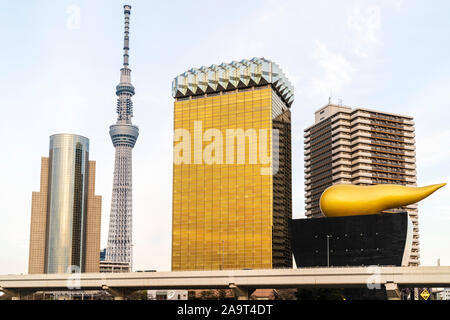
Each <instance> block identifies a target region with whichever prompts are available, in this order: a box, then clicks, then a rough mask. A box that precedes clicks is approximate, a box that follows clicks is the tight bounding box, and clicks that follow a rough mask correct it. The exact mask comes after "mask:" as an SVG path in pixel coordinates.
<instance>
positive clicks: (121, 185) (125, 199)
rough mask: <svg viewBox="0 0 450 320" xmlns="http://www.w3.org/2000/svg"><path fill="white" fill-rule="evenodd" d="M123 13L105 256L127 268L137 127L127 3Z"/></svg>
mask: <svg viewBox="0 0 450 320" xmlns="http://www.w3.org/2000/svg"><path fill="white" fill-rule="evenodd" d="M124 14H125V35H124V44H123V50H124V53H123V68H122V69H120V83H119V84H118V85H117V87H116V95H117V97H118V99H117V122H116V124H114V125H112V126H111V127H110V128H109V134H110V136H111V140H112V143H113V145H114V148H115V149H116V155H115V162H114V181H113V190H112V199H111V215H110V218H109V233H108V245H107V249H106V259H105V260H106V261H108V262H114V263H121V264H123V263H128V264H129V269H131V266H132V260H133V252H132V251H133V241H132V240H133V237H132V218H133V209H132V202H133V198H132V192H133V183H132V152H133V148H134V145H135V144H136V140H137V138H138V136H139V128H138V127H137V126H135V125H133V124H132V123H131V118H132V117H133V102H132V101H131V98H132V97H133V95H134V87H133V85H132V84H131V69H130V68H128V65H129V63H128V62H129V61H128V59H129V55H128V50H129V49H130V45H129V41H130V40H129V33H130V14H131V6H129V5H125V6H124Z"/></svg>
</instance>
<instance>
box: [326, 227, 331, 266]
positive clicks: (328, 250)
mask: <svg viewBox="0 0 450 320" xmlns="http://www.w3.org/2000/svg"><path fill="white" fill-rule="evenodd" d="M330 238H331V235H328V234H327V267H330Z"/></svg>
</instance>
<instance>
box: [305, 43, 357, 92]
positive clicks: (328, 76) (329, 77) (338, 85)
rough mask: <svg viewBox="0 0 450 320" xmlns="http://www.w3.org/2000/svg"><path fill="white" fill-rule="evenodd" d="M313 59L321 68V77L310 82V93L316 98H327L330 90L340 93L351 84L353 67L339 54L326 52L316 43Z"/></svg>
mask: <svg viewBox="0 0 450 320" xmlns="http://www.w3.org/2000/svg"><path fill="white" fill-rule="evenodd" d="M313 57H314V59H315V60H316V61H317V63H318V64H319V66H320V67H321V68H322V71H323V72H322V77H320V78H314V79H313V80H312V92H313V94H316V95H318V96H321V97H323V96H327V95H328V94H329V93H330V90H332V91H333V92H337V91H340V90H341V89H342V88H343V87H344V86H345V85H347V84H348V83H350V82H351V80H352V77H353V74H354V72H355V67H354V66H353V65H352V64H351V63H350V62H349V61H348V60H347V59H346V58H345V57H344V56H343V55H342V54H339V53H334V52H331V51H330V50H328V48H327V47H326V45H325V44H323V43H321V42H317V43H316V48H315V50H314V55H313Z"/></svg>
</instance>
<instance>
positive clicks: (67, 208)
mask: <svg viewBox="0 0 450 320" xmlns="http://www.w3.org/2000/svg"><path fill="white" fill-rule="evenodd" d="M88 172H89V139H87V138H85V137H82V136H78V135H74V134H55V135H52V136H51V137H50V155H49V184H48V190H49V193H48V194H49V199H48V221H47V225H48V228H47V245H46V262H45V265H46V272H47V273H65V272H75V271H81V267H82V266H84V252H83V251H84V247H85V236H86V232H85V227H86V218H87V194H88V178H89V174H88ZM77 267H78V268H80V270H76V269H77ZM71 269H73V270H71Z"/></svg>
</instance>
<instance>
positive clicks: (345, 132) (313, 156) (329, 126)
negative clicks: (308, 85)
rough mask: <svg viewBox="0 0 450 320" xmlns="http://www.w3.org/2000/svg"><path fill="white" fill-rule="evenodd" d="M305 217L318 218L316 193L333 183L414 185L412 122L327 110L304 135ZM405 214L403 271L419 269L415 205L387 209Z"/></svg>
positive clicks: (369, 113)
mask: <svg viewBox="0 0 450 320" xmlns="http://www.w3.org/2000/svg"><path fill="white" fill-rule="evenodd" d="M304 137H305V192H306V194H305V202H306V216H307V217H310V218H316V217H320V216H322V212H321V211H320V207H319V200H320V196H321V195H322V192H323V191H324V190H325V189H326V188H328V187H329V186H331V185H333V184H337V183H349V184H356V185H372V184H382V183H389V184H399V185H409V186H415V185H416V164H415V162H416V158H415V155H416V153H415V140H414V122H413V118H412V117H409V116H402V115H397V114H392V113H387V112H381V111H374V110H367V109H361V108H357V109H352V108H349V107H346V106H340V105H333V104H329V105H327V106H325V107H323V108H321V109H320V110H318V111H317V112H316V113H315V124H314V125H312V126H310V127H309V128H307V129H305V135H304ZM389 211H390V212H400V211H406V212H408V214H409V216H410V218H411V221H412V223H413V240H412V252H411V257H410V261H409V265H413V266H414V265H419V226H418V210H417V204H414V205H409V206H406V207H403V208H398V209H392V210H389Z"/></svg>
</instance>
